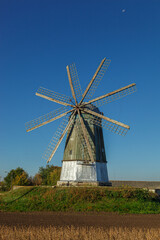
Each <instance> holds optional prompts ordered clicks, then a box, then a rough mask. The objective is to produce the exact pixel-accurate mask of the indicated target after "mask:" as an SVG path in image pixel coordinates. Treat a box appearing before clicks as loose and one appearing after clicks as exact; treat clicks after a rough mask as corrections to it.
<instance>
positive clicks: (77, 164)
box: [58, 106, 110, 185]
mask: <svg viewBox="0 0 160 240" xmlns="http://www.w3.org/2000/svg"><path fill="white" fill-rule="evenodd" d="M92 108H93V106H92ZM94 111H96V112H98V113H100V111H99V110H98V108H95V109H94ZM82 117H83V119H84V123H85V127H86V129H87V133H88V134H87V135H88V140H89V143H90V145H91V149H92V155H93V158H94V163H90V156H89V154H88V151H87V145H86V144H84V143H85V141H84V138H83V131H82V129H81V125H80V123H79V117H78V115H77V116H76V117H75V122H74V124H73V125H72V127H70V128H69V129H68V133H67V138H66V143H65V150H64V156H63V162H62V171H61V177H60V181H59V182H58V184H59V185H67V184H70V185H76V184H82V183H86V184H88V183H90V184H92V183H95V184H97V185H99V184H100V185H110V183H109V180H108V172H107V161H106V154H105V146H104V139H103V129H102V127H101V126H97V125H95V124H94V117H93V116H92V115H90V114H86V113H85V114H84V113H83V114H82ZM99 121H101V119H99ZM71 169H72V171H71Z"/></svg>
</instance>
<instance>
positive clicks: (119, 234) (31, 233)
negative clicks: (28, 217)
mask: <svg viewBox="0 0 160 240" xmlns="http://www.w3.org/2000/svg"><path fill="white" fill-rule="evenodd" d="M159 236H160V229H155V228H150V229H140V228H132V229H129V228H116V227H114V228H113V227H112V228H107V229H104V228H101V227H97V228H95V227H74V226H70V227H69V226H63V227H53V226H50V227H32V226H30V227H8V226H0V239H2V240H10V239H21V240H48V239H56V240H95V239H96V240H104V239H105V240H115V239H116V240H135V239H137V240H142V239H143V240H151V239H154V240H159Z"/></svg>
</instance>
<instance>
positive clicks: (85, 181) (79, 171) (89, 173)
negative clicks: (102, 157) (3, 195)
mask: <svg viewBox="0 0 160 240" xmlns="http://www.w3.org/2000/svg"><path fill="white" fill-rule="evenodd" d="M77 185H78V186H81V185H94V186H111V183H110V182H109V179H108V172H107V163H101V162H94V163H89V164H84V162H83V161H63V164H62V170H61V177H60V181H58V182H57V186H77Z"/></svg>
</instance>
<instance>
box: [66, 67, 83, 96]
mask: <svg viewBox="0 0 160 240" xmlns="http://www.w3.org/2000/svg"><path fill="white" fill-rule="evenodd" d="M68 67H69V71H70V75H71V79H72V84H73V88H74V92H75V96H76V99H77V100H80V99H81V98H82V89H81V85H80V81H79V78H78V73H77V69H76V65H75V63H73V64H70V65H69V66H68Z"/></svg>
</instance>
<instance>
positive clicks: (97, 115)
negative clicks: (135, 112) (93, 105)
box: [82, 108, 130, 129]
mask: <svg viewBox="0 0 160 240" xmlns="http://www.w3.org/2000/svg"><path fill="white" fill-rule="evenodd" d="M82 111H83V112H86V113H89V114H91V115H94V116H96V117H99V118H102V119H104V120H107V121H109V122H111V123H114V124H116V125H119V126H121V127H124V128H127V129H130V127H129V126H128V125H126V124H124V123H121V122H118V121H116V120H113V119H111V118H108V117H105V116H103V115H102V114H99V113H96V112H93V111H91V110H88V109H86V108H85V109H82Z"/></svg>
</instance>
